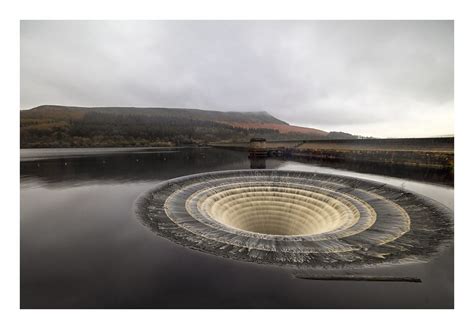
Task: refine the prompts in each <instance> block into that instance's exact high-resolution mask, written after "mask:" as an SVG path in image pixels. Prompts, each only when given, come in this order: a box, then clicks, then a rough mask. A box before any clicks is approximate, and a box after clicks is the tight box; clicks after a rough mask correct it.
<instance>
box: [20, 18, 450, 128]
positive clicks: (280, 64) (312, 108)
mask: <svg viewBox="0 0 474 329" xmlns="http://www.w3.org/2000/svg"><path fill="white" fill-rule="evenodd" d="M453 40H454V36H453V22H452V21H181V22H179V21H178V22H177V21H137V22H134V21H23V22H22V23H21V52H20V53H21V59H20V62H21V69H20V73H21V107H22V109H25V108H31V107H34V106H37V105H41V104H64V105H78V106H167V107H192V108H202V109H212V110H222V111H229V110H231V111H255V110H266V111H268V112H270V113H272V114H273V115H275V116H276V117H278V118H280V119H283V120H285V121H289V122H290V123H294V124H301V125H308V126H313V127H318V128H323V129H327V130H337V129H338V128H344V129H349V132H353V133H360V134H363V135H371V134H372V135H375V134H378V135H387V136H405V135H429V134H447V133H452V132H453V127H452V121H453V94H454V91H453V85H454V80H453V76H454V59H453V42H454V41H453ZM426 118H432V120H442V121H443V122H433V123H432V124H428V125H427V124H426ZM432 120H431V121H432ZM421 121H423V122H424V123H425V126H424V131H423V132H420V128H419V127H420V124H421ZM400 126H403V127H404V128H403V131H401V130H400V128H399V127H400ZM380 127H384V129H383V130H382V131H380V129H379V128H380Z"/></svg>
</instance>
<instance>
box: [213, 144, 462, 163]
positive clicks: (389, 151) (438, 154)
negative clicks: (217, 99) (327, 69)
mask: <svg viewBox="0 0 474 329" xmlns="http://www.w3.org/2000/svg"><path fill="white" fill-rule="evenodd" d="M211 146H213V147H223V148H227V149H233V150H240V151H249V150H250V149H251V147H250V144H249V143H235V144H212V145H211ZM265 150H266V155H267V157H285V158H304V159H308V160H310V159H315V160H325V161H347V162H365V163H378V164H391V165H405V166H417V167H429V168H445V169H446V168H448V169H452V168H454V137H443V138H390V139H348V140H298V141H295V140H292V141H266V143H265Z"/></svg>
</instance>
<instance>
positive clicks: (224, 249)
mask: <svg viewBox="0 0 474 329" xmlns="http://www.w3.org/2000/svg"><path fill="white" fill-rule="evenodd" d="M134 213H135V215H136V217H137V218H138V219H139V220H140V221H141V222H142V223H143V224H144V225H145V226H147V227H148V228H150V229H151V230H152V231H153V232H155V233H156V234H158V235H160V236H162V237H165V238H167V239H169V240H171V241H174V242H176V243H178V244H180V245H183V246H185V247H188V248H191V249H195V250H199V251H202V252H206V253H209V254H213V255H217V256H222V257H228V258H232V259H236V260H242V261H249V262H256V263H265V264H274V265H296V266H306V265H307V266H311V267H320V268H345V267H352V268H354V267H366V266H372V265H376V264H384V263H385V264H393V263H407V262H417V261H420V262H422V261H427V260H429V259H431V258H432V257H433V256H435V255H436V254H437V253H439V252H440V251H441V250H442V249H443V248H444V247H446V246H447V245H449V244H450V243H451V241H452V239H453V213H452V211H451V210H450V209H449V208H447V207H446V206H444V205H442V204H440V203H439V202H437V201H434V200H432V199H430V198H427V197H424V196H422V195H419V194H415V193H412V192H408V191H404V190H401V189H398V188H396V187H393V186H390V185H387V184H382V183H377V182H373V181H368V180H362V179H356V178H352V177H345V176H335V175H328V174H320V173H310V172H297V171H279V170H232V171H219V172H208V173H202V174H195V175H190V176H183V177H179V178H175V179H171V180H168V181H165V182H162V183H160V184H158V185H157V186H156V187H154V188H153V189H151V190H150V191H147V192H145V193H143V194H142V195H140V196H139V197H138V199H137V200H136V201H135V204H134Z"/></svg>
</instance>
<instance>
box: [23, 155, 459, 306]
mask: <svg viewBox="0 0 474 329" xmlns="http://www.w3.org/2000/svg"><path fill="white" fill-rule="evenodd" d="M252 165H253V164H251V163H250V162H249V159H248V158H247V154H246V153H245V152H237V151H230V150H221V149H212V148H161V149H158V148H151V149H126V148H124V149H72V150H71V149H62V150H22V151H21V162H20V173H21V178H20V184H21V196H20V197H21V201H20V203H21V204H20V208H21V209H20V234H21V235H20V267H21V268H20V273H21V278H20V285H21V286H20V297H21V307H22V308H452V307H453V306H454V257H453V249H454V248H453V247H451V248H449V249H448V250H446V251H445V252H443V253H442V254H440V255H439V256H438V257H437V258H436V259H434V260H432V261H431V262H429V263H415V264H405V265H396V266H384V267H381V268H374V269H365V270H360V271H356V272H350V273H346V274H360V275H390V276H413V277H418V278H420V279H421V280H422V283H412V282H364V281H357V282H354V281H314V280H304V279H297V278H295V274H298V273H295V271H294V270H292V269H288V268H284V267H278V266H269V265H260V264H253V263H246V262H239V261H235V260H231V259H226V258H221V257H216V256H213V255H209V254H205V253H202V252H199V251H195V250H190V249H187V248H185V247H182V246H180V245H177V244H174V243H172V242H170V241H168V240H166V239H164V238H161V237H159V236H157V235H155V234H154V233H153V232H151V231H149V230H148V229H147V228H146V227H145V226H143V225H141V223H140V222H139V221H137V220H136V219H135V218H134V216H132V209H133V203H134V201H135V199H136V198H137V196H138V195H139V194H141V193H142V192H143V191H146V190H148V189H150V188H152V187H153V186H155V185H156V184H158V183H159V182H161V181H163V180H167V179H171V178H175V177H179V176H183V175H189V174H194V173H201V172H208V171H217V170H228V169H248V168H250V167H251V166H252ZM259 165H260V166H261V163H260V164H259ZM265 166H266V168H268V169H280V170H298V171H310V172H321V173H330V174H336V175H348V176H352V177H359V178H364V179H370V180H374V181H378V182H382V183H388V184H391V185H394V186H397V187H399V188H403V189H406V190H408V191H414V192H417V193H420V194H423V195H425V196H428V197H430V198H433V199H435V200H437V201H439V202H441V203H443V204H444V205H446V206H448V207H450V208H451V209H452V208H453V203H454V189H453V187H452V184H450V183H449V182H447V183H443V182H442V181H441V180H440V178H439V175H438V176H437V177H436V179H430V178H429V177H427V176H426V175H425V174H421V173H420V174H419V173H418V172H419V171H416V172H415V171H414V172H411V173H403V172H402V173H398V174H397V175H392V176H383V175H380V171H376V172H377V174H374V173H370V166H369V167H368V168H367V166H366V167H365V168H364V170H362V171H363V172H360V171H361V170H358V171H357V172H356V171H351V170H354V168H344V167H343V166H341V165H340V164H339V165H338V166H337V169H336V168H332V167H328V166H321V165H318V164H316V163H299V162H294V161H287V160H279V159H267V160H266V163H265ZM405 170H408V169H405ZM394 176H397V177H398V178H397V177H394ZM400 177H408V178H400ZM337 274H341V273H337Z"/></svg>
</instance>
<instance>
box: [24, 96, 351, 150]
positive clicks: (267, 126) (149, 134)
mask: <svg viewBox="0 0 474 329" xmlns="http://www.w3.org/2000/svg"><path fill="white" fill-rule="evenodd" d="M340 134H344V136H345V137H347V136H352V135H349V134H345V133H337V134H336V135H334V133H328V132H325V131H322V130H318V129H312V128H305V127H298V126H292V125H289V124H288V123H286V122H284V121H281V120H279V119H277V118H275V117H273V116H272V115H270V114H269V113H267V112H264V111H263V112H219V111H205V110H198V109H181V108H133V107H92V108H86V107H72V106H56V105H43V106H39V107H36V108H33V109H30V110H24V111H20V141H21V143H20V145H21V147H22V148H29V147H108V146H161V145H182V144H202V143H209V142H242V141H248V140H249V139H250V138H252V137H264V138H267V139H272V140H291V139H318V138H338V137H340Z"/></svg>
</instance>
